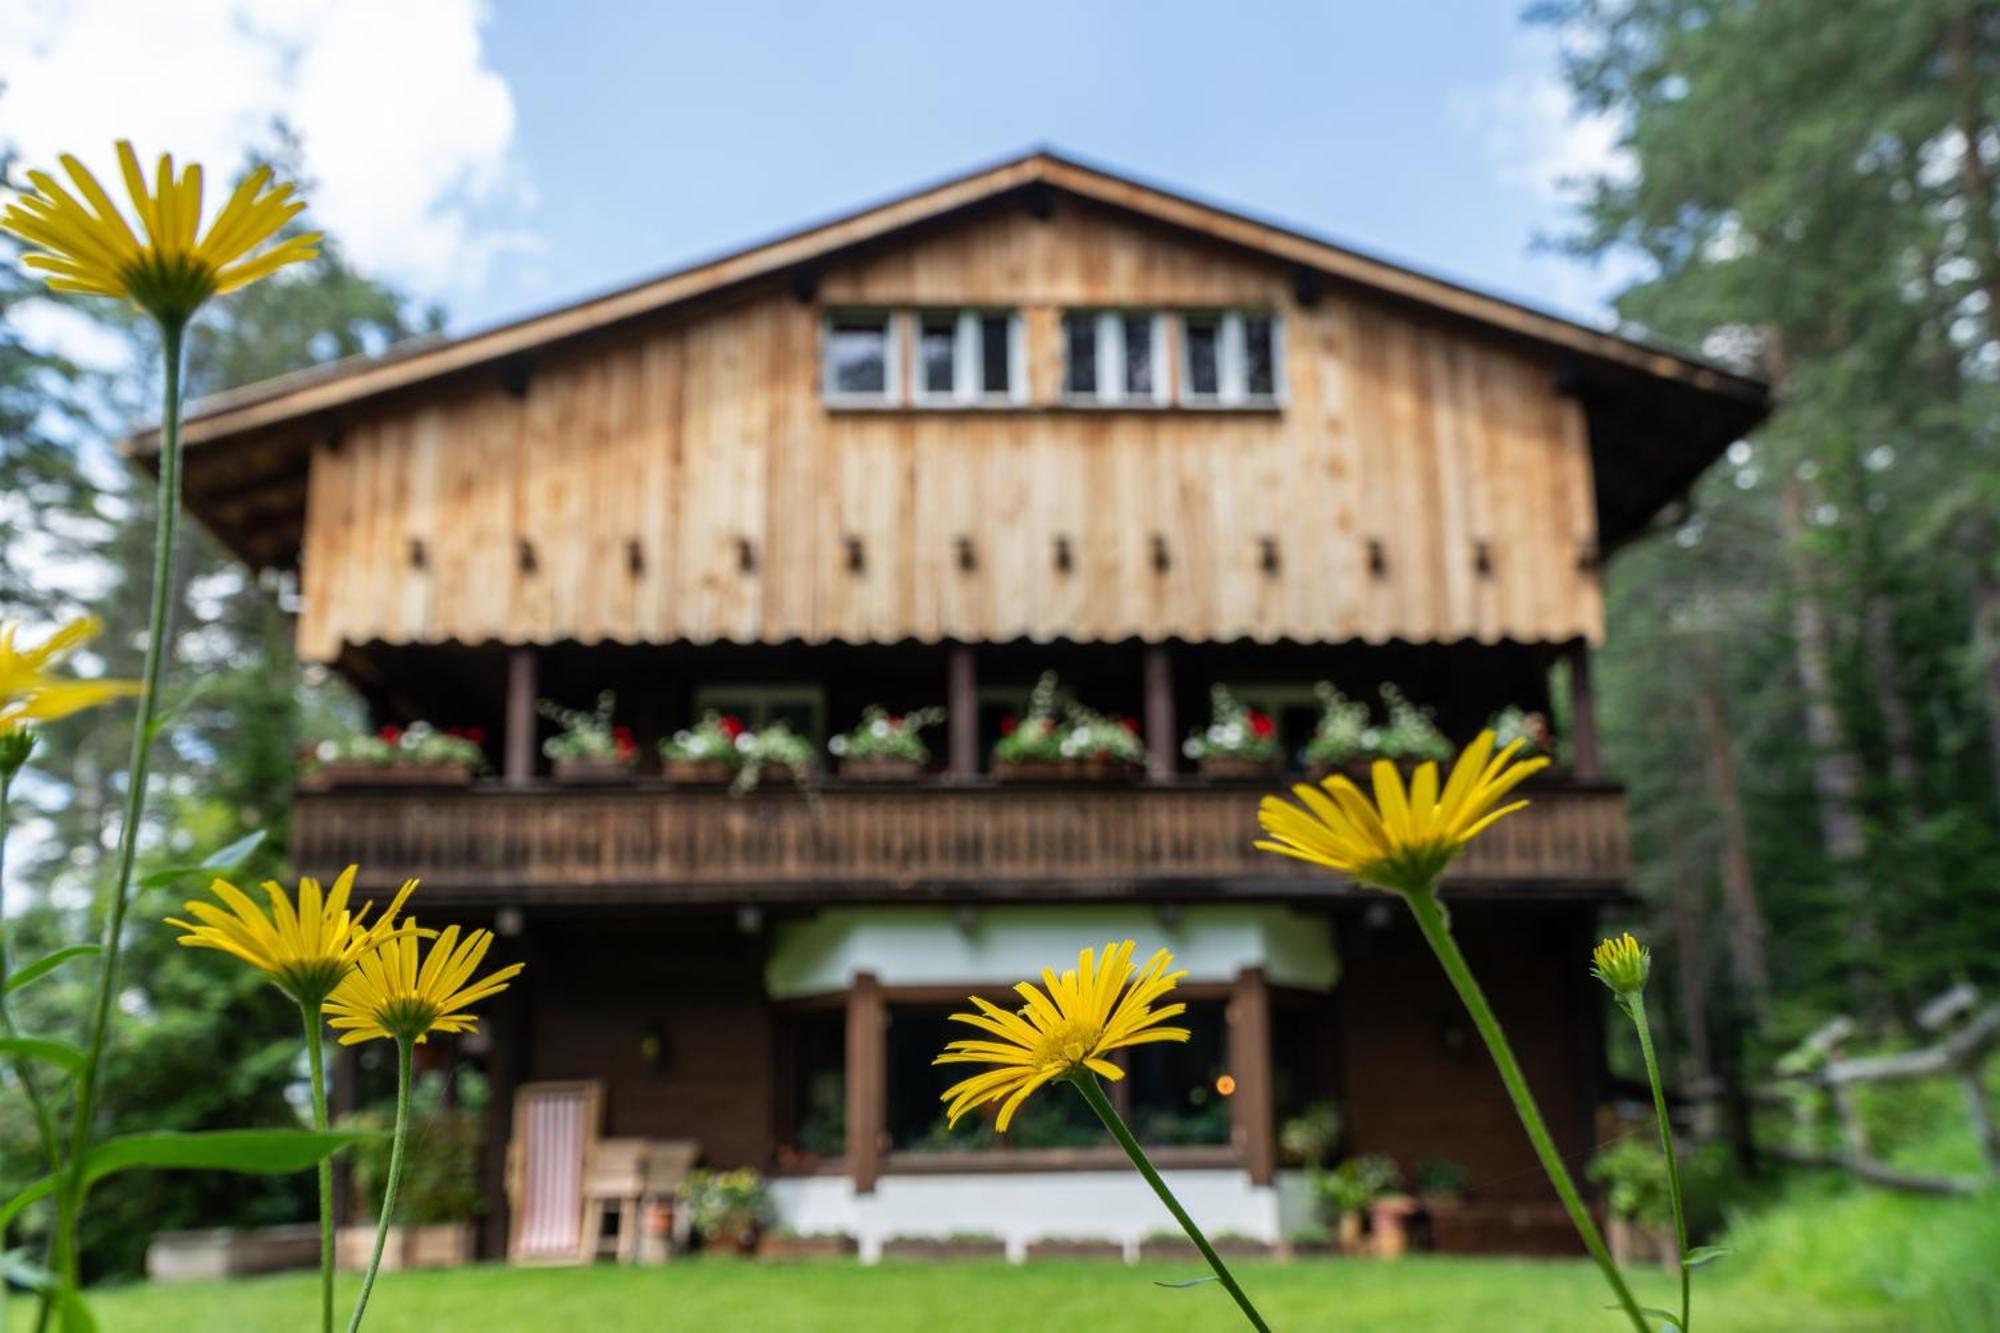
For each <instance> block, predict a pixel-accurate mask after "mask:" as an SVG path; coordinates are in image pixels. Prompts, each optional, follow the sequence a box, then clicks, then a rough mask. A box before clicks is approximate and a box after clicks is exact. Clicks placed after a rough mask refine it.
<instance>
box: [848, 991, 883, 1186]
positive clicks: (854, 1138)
mask: <svg viewBox="0 0 2000 1333" xmlns="http://www.w3.org/2000/svg"><path fill="white" fill-rule="evenodd" d="M888 1044H889V1015H888V1011H887V1009H886V1008H885V1006H884V1005H883V1003H882V983H881V982H880V981H879V980H877V979H876V976H875V974H874V973H873V972H857V973H855V974H854V985H853V988H852V989H851V990H849V991H848V992H847V1170H848V1174H849V1175H851V1176H853V1177H854V1192H855V1193H856V1194H873V1193H874V1192H875V1182H876V1180H878V1179H879V1178H880V1177H881V1175H882V1136H883V1131H884V1129H885V1128H886V1126H887V1123H888V1113H889V1105H888V1102H889V1096H888V1094H889V1060H888V1056H889V1051H888Z"/></svg>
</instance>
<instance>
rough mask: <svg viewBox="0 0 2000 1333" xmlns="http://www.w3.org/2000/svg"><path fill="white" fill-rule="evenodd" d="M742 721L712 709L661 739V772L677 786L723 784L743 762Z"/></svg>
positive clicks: (727, 783) (732, 778)
mask: <svg viewBox="0 0 2000 1333" xmlns="http://www.w3.org/2000/svg"><path fill="white" fill-rule="evenodd" d="M742 735H743V724H742V723H741V722H739V721H737V720H736V719H735V718H733V717H729V716H726V715H724V714H722V713H717V712H714V711H713V710H711V711H709V712H706V713H703V714H702V715H701V720H700V721H698V722H696V723H695V724H694V725H693V726H691V727H683V728H682V729H681V730H679V731H677V732H675V733H674V734H673V735H671V736H669V737H667V739H665V740H663V741H661V742H660V772H661V773H662V774H664V775H665V777H666V779H667V781H668V782H671V783H672V784H673V785H674V786H676V787H726V786H728V785H729V783H730V782H731V781H733V780H734V779H735V777H736V770H737V769H738V768H740V767H742V765H743V755H742V752H741V751H739V750H738V749H737V748H736V742H737V741H738V740H739V739H741V738H742Z"/></svg>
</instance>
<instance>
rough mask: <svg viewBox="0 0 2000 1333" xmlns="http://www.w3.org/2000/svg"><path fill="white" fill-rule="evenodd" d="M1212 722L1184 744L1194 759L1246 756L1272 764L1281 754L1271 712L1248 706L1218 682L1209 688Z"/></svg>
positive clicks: (1193, 734) (1186, 752)
mask: <svg viewBox="0 0 2000 1333" xmlns="http://www.w3.org/2000/svg"><path fill="white" fill-rule="evenodd" d="M1208 714H1209V720H1208V726H1207V728H1205V729H1204V730H1201V731H1197V732H1194V733H1192V734H1191V735H1190V736H1189V737H1188V738H1187V743H1186V744H1184V745H1182V746H1181V751H1182V753H1184V754H1186V755H1187V757H1188V758H1190V759H1196V760H1200V759H1244V760H1248V761H1250V762H1251V763H1258V764H1268V763H1270V762H1271V761H1273V760H1275V759H1276V758H1277V757H1278V738H1277V733H1278V728H1277V725H1276V724H1275V723H1273V722H1272V721H1271V719H1270V717H1269V716H1268V715H1267V714H1264V713H1260V712H1258V711H1257V710H1256V709H1254V708H1251V707H1248V706H1247V705H1245V704H1244V703H1242V702H1241V701H1239V700H1238V699H1237V698H1236V696H1235V695H1233V694H1231V693H1230V692H1229V687H1228V686H1226V685H1217V686H1215V687H1214V688H1212V689H1210V690H1209V692H1208Z"/></svg>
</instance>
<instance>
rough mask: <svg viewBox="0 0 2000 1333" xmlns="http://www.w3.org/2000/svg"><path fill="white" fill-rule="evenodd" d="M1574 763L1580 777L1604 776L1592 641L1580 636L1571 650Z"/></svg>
mask: <svg viewBox="0 0 2000 1333" xmlns="http://www.w3.org/2000/svg"><path fill="white" fill-rule="evenodd" d="M1569 737H1570V763H1571V765H1572V766H1573V767H1574V768H1575V770H1576V776H1577V778H1578V780H1579V781H1583V782H1595V781H1597V780H1598V779H1600V778H1602V777H1603V776H1604V755H1603V753H1602V751H1600V750H1599V749H1598V744H1597V693H1596V691H1595V689H1594V688H1593V687H1592V685H1591V681H1590V645H1589V644H1588V643H1585V642H1584V641H1583V640H1581V639H1578V640H1577V641H1576V642H1575V643H1574V644H1572V645H1571V646H1570V650H1569Z"/></svg>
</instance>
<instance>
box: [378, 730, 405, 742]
mask: <svg viewBox="0 0 2000 1333" xmlns="http://www.w3.org/2000/svg"><path fill="white" fill-rule="evenodd" d="M375 734H376V735H377V736H378V737H380V738H381V739H383V740H385V741H387V742H389V744H391V745H394V744H395V743H396V742H397V741H399V740H401V739H403V730H402V728H401V727H384V728H382V730H380V731H378V732H376V733H375Z"/></svg>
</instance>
